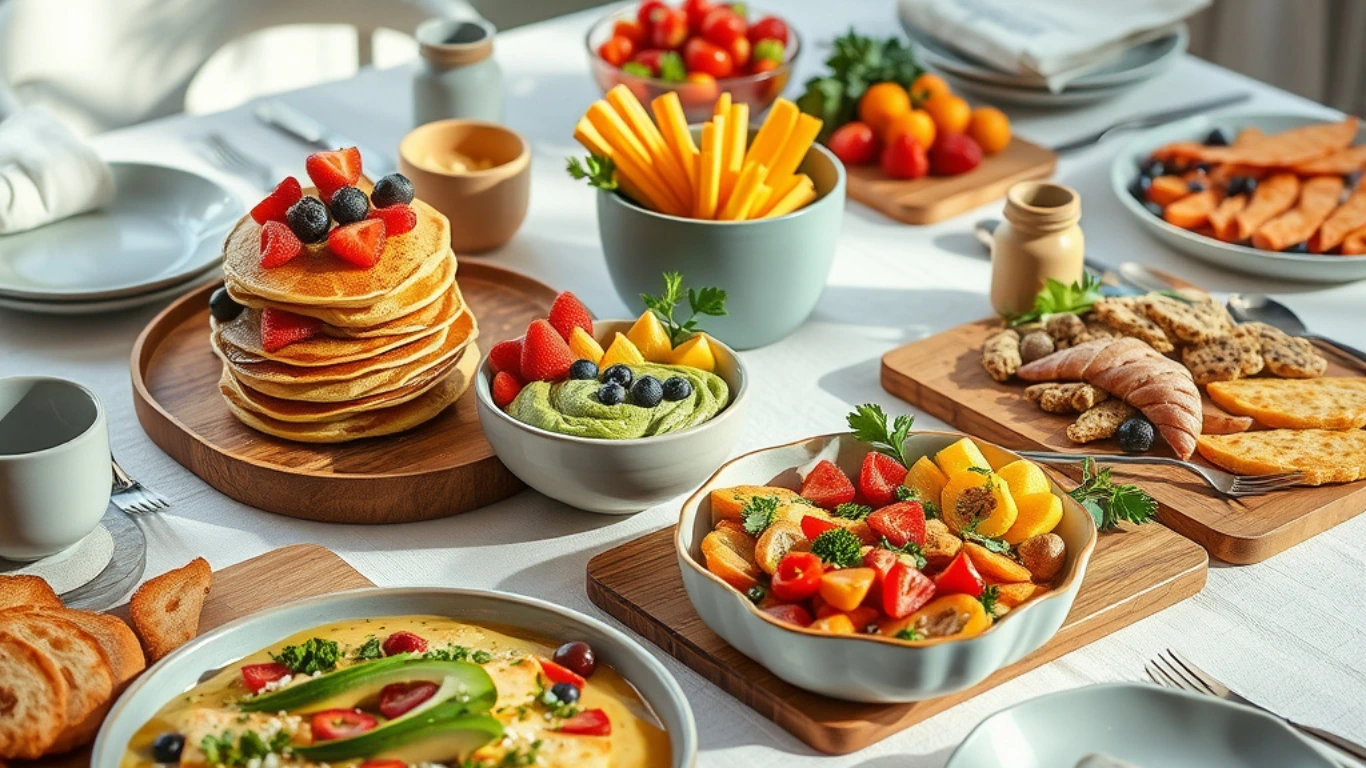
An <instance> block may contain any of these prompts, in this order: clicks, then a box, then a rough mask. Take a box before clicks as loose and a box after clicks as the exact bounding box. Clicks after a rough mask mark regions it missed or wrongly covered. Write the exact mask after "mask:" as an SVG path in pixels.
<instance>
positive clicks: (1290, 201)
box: [1234, 173, 1300, 242]
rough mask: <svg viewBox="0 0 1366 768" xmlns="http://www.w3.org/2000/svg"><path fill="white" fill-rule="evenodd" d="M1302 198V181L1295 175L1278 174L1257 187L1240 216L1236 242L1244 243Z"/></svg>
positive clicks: (1235, 232)
mask: <svg viewBox="0 0 1366 768" xmlns="http://www.w3.org/2000/svg"><path fill="white" fill-rule="evenodd" d="M1299 196H1300V179H1299V177H1298V176H1296V175H1295V174H1293V173H1278V174H1275V175H1274V176H1271V177H1270V178H1268V179H1267V180H1266V181H1263V182H1262V183H1261V184H1258V185H1257V191H1256V192H1253V193H1252V201H1251V202H1249V203H1248V204H1247V207H1246V208H1244V209H1243V210H1242V212H1241V213H1239V214H1238V217H1237V222H1236V229H1235V231H1234V236H1235V242H1242V241H1243V240H1246V239H1248V238H1250V237H1252V233H1253V232H1256V231H1257V230H1259V229H1261V228H1262V225H1263V224H1265V223H1267V222H1268V221H1270V220H1272V219H1274V218H1275V217H1277V216H1280V215H1281V214H1282V213H1285V212H1286V211H1288V210H1290V206H1292V205H1294V204H1295V199H1296V198H1298V197H1299Z"/></svg>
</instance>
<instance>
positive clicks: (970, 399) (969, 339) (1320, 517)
mask: <svg viewBox="0 0 1366 768" xmlns="http://www.w3.org/2000/svg"><path fill="white" fill-rule="evenodd" d="M996 327H999V326H998V325H997V321H995V320H983V321H980V322H977V323H970V324H968V325H962V326H959V327H957V328H953V329H951V330H948V331H945V332H943V333H940V334H936V335H934V336H931V337H929V338H926V339H922V340H920V341H916V342H912V343H910V344H907V345H905V346H902V347H899V348H897V349H894V350H892V351H891V352H888V353H887V354H886V355H884V356H883V358H882V386H883V388H884V389H886V390H887V391H888V392H891V393H892V394H894V395H896V396H897V397H900V398H901V399H903V400H905V401H907V402H909V403H910V404H911V405H914V406H915V407H917V408H919V409H921V410H923V411H925V412H926V413H928V414H930V415H932V416H935V417H937V418H940V419H943V420H944V421H946V422H948V423H949V424H951V425H953V426H954V427H956V428H958V429H960V430H962V431H964V432H967V433H969V434H972V435H976V436H977V437H980V438H982V439H984V440H990V441H992V442H996V443H1000V444H1001V445H1003V446H1005V447H1007V448H1013V449H1016V450H1029V449H1035V450H1049V451H1070V452H1077V451H1079V450H1089V451H1093V452H1096V451H1099V452H1104V451H1116V450H1117V446H1115V445H1113V444H1108V443H1107V442H1101V443H1095V444H1092V445H1091V446H1089V447H1088V446H1079V445H1077V444H1076V443H1073V442H1072V441H1070V440H1068V439H1067V435H1066V432H1065V431H1066V429H1067V425H1068V424H1070V423H1071V421H1072V419H1071V418H1068V417H1067V416H1059V415H1055V414H1050V413H1044V412H1043V411H1042V410H1040V409H1039V407H1038V406H1037V405H1035V404H1034V403H1031V402H1028V401H1027V400H1025V397H1024V385H1023V384H1022V383H1010V384H1001V383H998V382H996V381H995V380H993V379H992V378H991V377H990V376H988V375H987V373H986V371H984V370H983V369H982V366H981V349H982V343H983V342H984V341H985V340H986V337H987V336H988V335H989V334H990V333H991V331H992V330H993V329H994V328H996ZM1328 358H1329V368H1328V374H1327V375H1329V376H1355V375H1360V373H1359V372H1358V371H1356V370H1354V369H1350V368H1347V367H1345V366H1343V365H1341V364H1340V363H1339V362H1337V361H1335V360H1333V358H1332V356H1331V355H1329V356H1328ZM1154 453H1155V454H1156V455H1164V456H1172V455H1173V454H1172V452H1171V450H1170V449H1169V448H1167V446H1166V445H1165V444H1162V445H1161V446H1160V448H1159V449H1156V450H1155V451H1154ZM1059 468H1060V469H1063V471H1064V472H1066V473H1067V474H1069V475H1070V476H1072V477H1077V476H1079V474H1080V471H1079V470H1078V469H1075V468H1072V467H1066V466H1063V467H1059ZM1115 470H1116V471H1115V476H1116V477H1118V478H1122V479H1124V480H1126V481H1128V482H1136V483H1140V484H1141V485H1142V486H1143V487H1144V488H1145V489H1146V490H1147V491H1148V492H1149V493H1151V494H1152V495H1153V497H1154V498H1156V499H1157V501H1158V502H1159V504H1160V505H1161V506H1160V508H1159V510H1158V518H1159V519H1160V520H1161V521H1162V522H1163V523H1164V524H1166V525H1167V526H1168V527H1170V528H1172V529H1174V530H1176V531H1177V532H1179V533H1180V534H1181V535H1183V536H1186V537H1188V538H1191V539H1194V540H1195V541H1197V542H1199V543H1200V544H1201V545H1202V546H1204V547H1205V549H1207V550H1209V553H1210V554H1211V555H1213V556H1214V557H1217V558H1219V559H1220V560H1224V561H1226V562H1230V563H1238V564H1245V563H1256V562H1260V561H1262V560H1265V559H1266V558H1268V557H1271V556H1272V555H1274V554H1276V553H1277V552H1281V551H1283V550H1285V549H1286V548H1288V547H1292V546H1294V545H1296V544H1299V543H1300V542H1302V541H1305V540H1306V539H1308V538H1310V537H1311V536H1314V535H1315V534H1318V533H1321V532H1323V531H1326V530H1328V529H1329V528H1331V527H1333V526H1335V525H1337V524H1338V523H1341V522H1342V521H1344V520H1347V519H1349V518H1351V517H1354V516H1356V515H1358V514H1360V513H1361V512H1362V511H1363V510H1366V481H1360V482H1356V483H1349V484H1345V485H1325V486H1320V487H1317V488H1307V487H1306V488H1291V489H1288V490H1283V491H1277V492H1275V493H1270V494H1267V495H1265V496H1251V497H1245V498H1242V499H1230V498H1226V497H1224V496H1221V495H1220V494H1218V493H1217V492H1216V491H1214V490H1213V489H1211V488H1210V487H1209V486H1208V485H1206V484H1205V483H1204V481H1202V480H1200V479H1199V478H1197V477H1195V476H1194V475H1192V474H1190V473H1189V472H1187V471H1185V470H1183V469H1180V468H1175V467H1161V466H1142V465H1139V466H1132V467H1126V468H1124V471H1119V470H1120V467H1118V466H1116V467H1115Z"/></svg>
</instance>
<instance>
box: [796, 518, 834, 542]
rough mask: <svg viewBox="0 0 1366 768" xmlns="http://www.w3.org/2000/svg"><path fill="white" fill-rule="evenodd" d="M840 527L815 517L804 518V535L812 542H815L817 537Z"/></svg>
mask: <svg viewBox="0 0 1366 768" xmlns="http://www.w3.org/2000/svg"><path fill="white" fill-rule="evenodd" d="M838 527H839V526H838V525H835V524H834V523H832V522H830V521H829V520H822V519H820V518H819V517H816V516H815V515H807V516H806V517H803V518H802V534H803V535H805V536H806V538H808V539H810V540H811V541H815V540H816V537H817V536H820V535H821V534H822V533H825V532H826V531H828V530H830V529H832V528H838Z"/></svg>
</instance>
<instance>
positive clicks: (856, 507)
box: [830, 501, 873, 520]
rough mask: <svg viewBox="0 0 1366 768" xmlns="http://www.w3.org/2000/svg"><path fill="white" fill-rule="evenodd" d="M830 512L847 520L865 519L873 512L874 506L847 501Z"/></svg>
mask: <svg viewBox="0 0 1366 768" xmlns="http://www.w3.org/2000/svg"><path fill="white" fill-rule="evenodd" d="M830 514H832V515H834V516H835V517H842V518H844V519H846V520H863V519H864V518H866V517H868V516H869V515H871V514H873V508H872V507H870V506H868V505H867V504H855V503H854V502H852V501H847V502H845V503H843V504H839V505H837V506H836V507H835V508H834V509H832V510H830Z"/></svg>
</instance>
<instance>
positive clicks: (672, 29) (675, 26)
mask: <svg viewBox="0 0 1366 768" xmlns="http://www.w3.org/2000/svg"><path fill="white" fill-rule="evenodd" d="M687 39H688V16H687V14H685V13H683V11H681V10H679V9H677V8H665V9H663V10H659V11H655V13H654V24H652V25H650V45H651V46H652V47H654V48H664V49H666V50H670V51H672V50H675V49H677V48H679V47H681V46H682V45H683V43H684V42H686V41H687Z"/></svg>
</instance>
